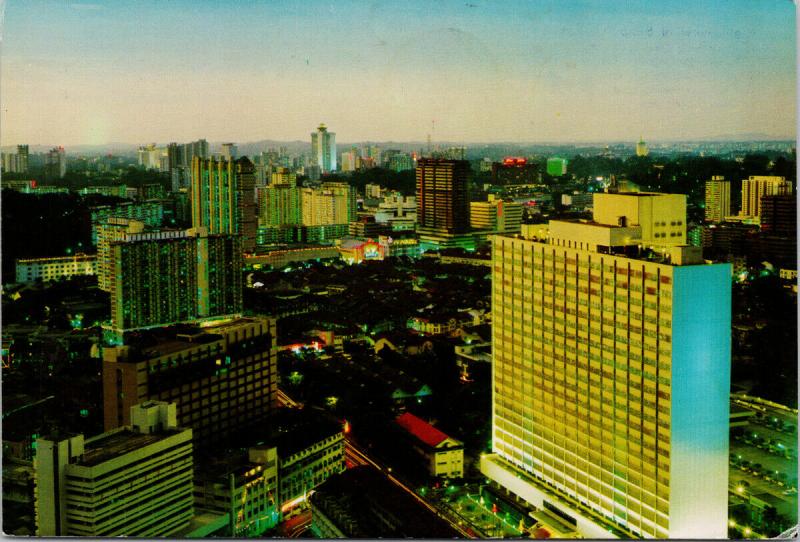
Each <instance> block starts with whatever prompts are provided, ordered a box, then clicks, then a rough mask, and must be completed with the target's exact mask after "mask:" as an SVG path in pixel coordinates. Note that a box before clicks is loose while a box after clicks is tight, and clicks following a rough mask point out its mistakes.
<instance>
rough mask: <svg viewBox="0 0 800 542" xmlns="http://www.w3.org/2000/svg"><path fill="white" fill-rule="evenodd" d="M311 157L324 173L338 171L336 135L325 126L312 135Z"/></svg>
mask: <svg viewBox="0 0 800 542" xmlns="http://www.w3.org/2000/svg"><path fill="white" fill-rule="evenodd" d="M311 157H312V161H313V163H314V164H315V165H317V166H319V168H320V170H321V171H322V173H330V172H331V171H336V134H335V133H333V132H329V131H328V128H327V127H326V126H325V125H324V124H320V125H319V127H318V128H317V131H316V132H312V133H311Z"/></svg>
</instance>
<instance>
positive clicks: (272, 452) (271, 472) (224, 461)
mask: <svg viewBox="0 0 800 542" xmlns="http://www.w3.org/2000/svg"><path fill="white" fill-rule="evenodd" d="M194 502H195V506H196V507H198V508H199V509H201V510H203V511H208V512H213V513H215V514H216V515H224V516H225V517H226V518H227V520H228V525H227V528H226V529H225V530H224V531H223V532H222V533H221V536H230V537H252V536H259V535H261V534H263V533H264V532H265V531H266V530H268V529H271V528H272V527H274V526H275V525H277V524H278V522H279V520H280V512H279V509H280V507H279V503H278V455H277V450H276V449H275V448H274V447H273V448H270V447H266V448H252V449H250V450H249V451H248V454H247V456H243V457H230V456H226V457H224V458H220V459H218V460H212V461H208V462H207V463H205V464H203V465H202V466H201V467H199V468H198V469H197V472H196V474H195V480H194Z"/></svg>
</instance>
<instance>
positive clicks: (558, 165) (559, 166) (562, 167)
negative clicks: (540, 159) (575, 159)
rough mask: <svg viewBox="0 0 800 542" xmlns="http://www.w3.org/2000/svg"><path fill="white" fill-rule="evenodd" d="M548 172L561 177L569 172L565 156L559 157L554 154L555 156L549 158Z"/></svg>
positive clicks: (552, 175)
mask: <svg viewBox="0 0 800 542" xmlns="http://www.w3.org/2000/svg"><path fill="white" fill-rule="evenodd" d="M547 174H548V175H550V176H551V177H561V176H562V175H566V174H567V160H566V159H564V158H558V157H557V156H554V157H553V158H548V159H547Z"/></svg>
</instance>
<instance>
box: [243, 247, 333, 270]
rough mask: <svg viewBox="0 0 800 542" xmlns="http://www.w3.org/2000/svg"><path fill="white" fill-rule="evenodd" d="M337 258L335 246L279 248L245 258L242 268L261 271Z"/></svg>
mask: <svg viewBox="0 0 800 542" xmlns="http://www.w3.org/2000/svg"><path fill="white" fill-rule="evenodd" d="M338 258H339V250H338V249H337V247H335V246H298V247H280V248H277V249H275V250H270V251H268V252H263V253H259V254H250V255H247V256H245V258H244V266H245V268H247V269H261V268H262V267H266V266H269V267H274V268H281V267H286V266H287V265H289V264H291V263H294V262H307V261H310V260H329V259H338Z"/></svg>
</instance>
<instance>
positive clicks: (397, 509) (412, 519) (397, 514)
mask: <svg viewBox="0 0 800 542" xmlns="http://www.w3.org/2000/svg"><path fill="white" fill-rule="evenodd" d="M310 501H311V517H312V520H313V524H312V527H311V530H312V533H313V534H314V536H315V537H317V538H375V539H376V538H392V539H402V538H439V539H453V538H459V537H460V536H461V535H460V533H459V532H458V531H456V530H455V529H454V528H453V527H451V526H450V524H448V523H447V522H446V521H445V520H444V519H442V518H440V517H439V516H437V515H436V514H434V513H433V512H431V511H430V509H429V508H427V507H426V506H425V505H423V504H421V503H420V502H419V501H418V500H417V499H416V498H414V496H412V495H410V494H409V493H407V492H405V491H403V490H402V489H400V488H399V487H397V486H396V485H394V484H393V483H392V482H390V481H389V480H388V479H387V478H386V476H384V474H383V473H381V472H380V471H378V470H377V469H375V468H373V467H371V466H361V467H355V468H352V469H348V470H347V471H345V472H343V473H342V474H339V475H337V476H334V477H332V478H331V479H330V480H328V481H327V482H326V483H324V484H323V485H322V486H320V487H319V488H318V489H317V491H316V492H315V493H314V494H313V495H312V496H311V499H310Z"/></svg>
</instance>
